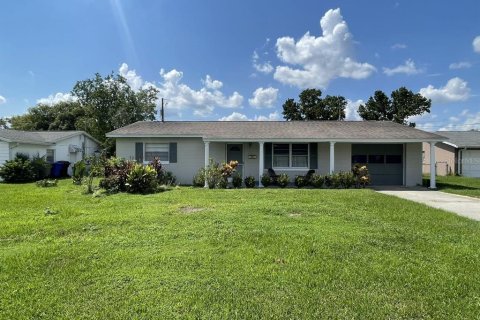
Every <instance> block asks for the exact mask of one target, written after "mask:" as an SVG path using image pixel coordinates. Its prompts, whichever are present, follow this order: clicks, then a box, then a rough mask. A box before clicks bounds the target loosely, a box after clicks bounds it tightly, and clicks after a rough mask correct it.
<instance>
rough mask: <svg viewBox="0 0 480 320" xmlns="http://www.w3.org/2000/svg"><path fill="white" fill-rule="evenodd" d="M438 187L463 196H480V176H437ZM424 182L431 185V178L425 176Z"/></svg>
mask: <svg viewBox="0 0 480 320" xmlns="http://www.w3.org/2000/svg"><path fill="white" fill-rule="evenodd" d="M436 182H437V189H438V190H440V191H444V192H449V193H455V194H459V195H462V196H469V197H476V198H480V178H468V177H460V176H437V179H436ZM423 184H424V185H425V186H429V185H430V178H428V176H427V177H424V178H423Z"/></svg>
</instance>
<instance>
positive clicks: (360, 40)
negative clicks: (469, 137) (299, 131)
mask: <svg viewBox="0 0 480 320" xmlns="http://www.w3.org/2000/svg"><path fill="white" fill-rule="evenodd" d="M479 12H480V2H478V1H473V0H470V1H466V0H458V1H455V2H454V3H450V2H446V1H445V2H443V1H430V0H426V1H402V0H399V1H387V0H374V1H371V0H369V1H291V0H280V1H275V2H274V4H273V2H272V1H258V0H257V1H251V0H244V1H235V2H234V1H220V0H210V1H186V0H175V1H146V0H145V1H138V0H111V1H107V0H104V1H100V0H71V1H64V0H50V1H22V0H18V1H8V2H5V3H2V10H1V11H0V117H2V116H11V115H15V114H21V113H24V112H25V111H26V110H27V108H28V107H30V106H34V105H35V104H36V103H37V102H43V103H53V102H55V101H60V100H68V99H71V96H70V95H69V91H70V90H71V89H72V87H73V85H74V84H75V82H76V81H77V80H83V79H87V78H90V77H92V76H93V75H94V73H96V72H99V73H101V74H107V73H110V72H112V71H115V72H120V73H121V74H123V75H124V76H126V77H127V79H128V80H129V82H130V83H131V85H132V86H133V87H134V88H141V87H142V86H156V87H158V88H159V90H160V92H161V93H160V96H162V97H165V98H166V99H167V101H168V105H167V111H166V116H167V120H182V119H183V120H218V119H222V120H247V119H248V120H268V119H270V120H276V119H281V111H282V107H281V106H282V104H283V102H284V101H285V100H286V99H287V98H297V97H298V94H299V93H300V92H301V91H302V90H303V89H304V88H307V87H317V88H320V89H321V90H322V91H323V93H324V94H325V95H326V94H330V95H342V96H344V97H346V98H347V99H348V100H349V106H348V111H349V112H348V118H349V119H356V118H357V116H356V113H355V109H356V108H357V107H358V105H359V104H360V103H361V102H362V101H366V100H367V99H368V97H369V96H371V95H372V94H373V93H374V91H375V90H378V89H380V90H383V91H385V92H387V93H388V94H389V93H390V92H391V91H392V90H394V89H397V88H398V87H400V86H406V87H407V88H409V89H411V90H413V91H415V92H421V93H422V94H424V95H426V96H428V97H430V98H431V99H432V101H433V104H432V109H431V111H432V112H431V114H429V115H427V116H424V117H419V118H417V119H415V121H416V122H417V124H418V125H419V127H420V128H424V129H427V130H439V129H450V130H469V129H479V128H480V95H479V94H480V81H479V80H480V79H479V75H480V37H479V36H480V24H479V23H478V13H479ZM307 33H308V34H307ZM477 37H479V38H477Z"/></svg>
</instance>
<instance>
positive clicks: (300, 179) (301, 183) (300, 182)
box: [295, 176, 307, 188]
mask: <svg viewBox="0 0 480 320" xmlns="http://www.w3.org/2000/svg"><path fill="white" fill-rule="evenodd" d="M306 185H307V180H306V179H305V177H304V176H296V177H295V186H296V187H297V188H303V187H305V186H306Z"/></svg>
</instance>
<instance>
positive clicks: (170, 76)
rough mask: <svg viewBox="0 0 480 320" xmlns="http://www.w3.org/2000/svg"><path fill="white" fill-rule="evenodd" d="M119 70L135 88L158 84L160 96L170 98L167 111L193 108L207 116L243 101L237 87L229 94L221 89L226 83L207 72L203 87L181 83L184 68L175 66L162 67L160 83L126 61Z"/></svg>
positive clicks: (177, 112) (175, 111)
mask: <svg viewBox="0 0 480 320" xmlns="http://www.w3.org/2000/svg"><path fill="white" fill-rule="evenodd" d="M119 73H120V74H121V75H122V76H124V77H125V78H126V79H127V83H128V84H129V85H130V86H131V87H132V88H133V89H134V90H139V89H140V88H145V87H148V86H153V87H155V88H157V89H158V90H159V94H158V97H159V98H165V99H166V100H167V103H168V107H167V108H166V111H165V112H166V113H167V114H168V113H172V112H173V113H175V114H177V115H179V116H181V115H182V111H185V110H189V109H190V110H191V111H192V112H193V114H194V115H195V116H200V117H205V116H207V115H210V114H211V113H212V112H213V111H214V110H215V108H216V107H222V108H239V107H241V106H242V103H243V96H242V95H240V94H239V93H238V92H236V91H235V92H233V94H231V95H230V96H226V95H225V94H224V93H222V92H221V91H220V89H221V88H222V87H223V83H222V82H221V81H219V80H215V79H213V78H212V77H211V76H210V75H206V77H205V79H202V80H201V83H202V87H201V88H200V89H199V90H195V89H192V88H191V87H189V86H188V85H186V84H184V83H182V78H183V72H181V71H178V70H176V69H172V70H170V71H165V70H164V69H161V70H160V76H161V77H162V81H161V82H160V83H153V82H147V81H144V80H143V79H142V77H141V76H139V75H137V73H136V72H135V70H129V69H128V65H127V64H125V63H123V64H122V66H121V67H120V69H119Z"/></svg>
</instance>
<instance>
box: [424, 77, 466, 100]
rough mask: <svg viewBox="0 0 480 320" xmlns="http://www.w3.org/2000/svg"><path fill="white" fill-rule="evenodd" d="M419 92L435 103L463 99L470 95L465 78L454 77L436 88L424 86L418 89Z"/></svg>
mask: <svg viewBox="0 0 480 320" xmlns="http://www.w3.org/2000/svg"><path fill="white" fill-rule="evenodd" d="M420 94H421V95H423V96H425V97H427V98H430V99H432V101H433V102H435V103H447V102H455V101H465V100H467V99H468V98H469V97H470V88H469V87H468V83H467V82H466V81H465V80H462V79H460V78H458V77H455V78H452V79H450V80H448V82H447V84H446V85H445V86H443V87H440V88H438V89H437V88H435V87H434V86H432V85H428V86H427V87H426V88H422V89H420Z"/></svg>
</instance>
